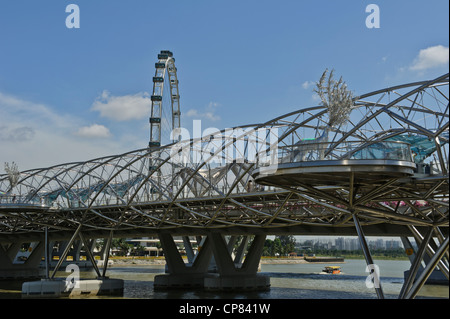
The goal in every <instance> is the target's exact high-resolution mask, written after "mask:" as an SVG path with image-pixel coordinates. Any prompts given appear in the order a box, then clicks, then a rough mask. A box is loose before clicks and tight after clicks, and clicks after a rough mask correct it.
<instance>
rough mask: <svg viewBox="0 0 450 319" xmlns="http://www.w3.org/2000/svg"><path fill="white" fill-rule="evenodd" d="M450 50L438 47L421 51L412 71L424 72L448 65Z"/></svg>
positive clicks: (411, 67)
mask: <svg viewBox="0 0 450 319" xmlns="http://www.w3.org/2000/svg"><path fill="white" fill-rule="evenodd" d="M448 61H449V48H448V47H444V46H443V45H436V46H432V47H429V48H426V49H422V50H420V52H419V54H418V56H417V57H416V59H415V60H414V62H413V64H412V65H411V66H410V69H411V70H413V71H424V70H427V69H431V68H436V67H442V66H445V65H446V64H448Z"/></svg>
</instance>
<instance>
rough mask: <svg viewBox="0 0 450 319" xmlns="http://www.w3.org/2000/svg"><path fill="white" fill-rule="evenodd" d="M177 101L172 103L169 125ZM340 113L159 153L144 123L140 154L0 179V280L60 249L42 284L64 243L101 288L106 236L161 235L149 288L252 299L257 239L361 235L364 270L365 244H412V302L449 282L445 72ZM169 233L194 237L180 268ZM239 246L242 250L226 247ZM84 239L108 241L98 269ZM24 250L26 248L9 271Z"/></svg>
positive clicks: (288, 118)
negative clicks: (433, 283) (430, 282)
mask: <svg viewBox="0 0 450 319" xmlns="http://www.w3.org/2000/svg"><path fill="white" fill-rule="evenodd" d="M173 62H174V60H173V58H172V55H171V54H169V53H165V54H163V55H161V56H160V57H159V61H158V63H159V64H158V65H157V66H156V69H157V71H156V72H157V74H158V76H156V77H155V78H156V80H155V82H154V89H155V92H156V90H157V89H158V90H162V89H163V88H162V86H160V84H161V83H163V81H164V80H170V82H171V83H172V86H174V85H175V84H176V83H177V80H176V68H175V67H174V63H173ZM164 72H167V73H164ZM166 74H168V75H170V79H169V76H168V78H167V79H166V78H165V75H166ZM173 88H174V89H175V87H173ZM176 89H177V88H176ZM391 94H395V96H396V97H397V98H395V99H394V100H391ZM161 95H162V93H161ZM152 96H160V95H156V94H154V95H152ZM160 102H161V103H162V100H161V99H159V98H156V97H155V98H153V99H152V103H155V105H156V104H158V103H160ZM178 103H179V94H176V96H174V97H173V100H172V103H171V107H172V111H173V112H174V113H173V114H175V115H177V116H179V105H178ZM158 105H160V104H158ZM155 109H156V108H155ZM345 115H346V116H345V120H344V119H339V120H337V119H336V117H335V115H333V113H332V112H331V110H330V107H327V106H325V105H319V106H314V107H309V108H303V109H300V110H297V111H294V112H291V113H289V114H285V115H283V116H280V117H278V118H275V119H273V120H270V121H267V122H265V123H260V124H257V125H248V126H242V127H236V128H232V129H225V130H222V131H216V132H211V133H208V134H207V135H206V136H202V137H199V138H193V139H187V140H183V139H180V140H176V141H173V142H172V143H169V144H167V145H160V144H158V143H160V141H157V140H155V139H154V137H155V136H158V134H157V132H158V130H160V124H161V122H160V121H159V120H158V118H159V117H158V114H156V113H155V114H152V117H151V121H150V124H151V130H152V132H154V133H155V134H154V135H152V139H151V143H150V145H149V147H147V148H144V149H141V150H134V151H130V152H127V153H124V154H119V155H112V156H105V157H102V158H96V159H92V160H88V161H83V162H73V163H64V164H60V165H55V166H52V167H47V168H39V169H32V170H26V171H22V172H18V174H17V181H16V182H15V183H11V180H12V179H11V176H10V175H8V174H4V175H0V191H1V192H2V193H0V274H8V275H14V271H15V270H18V269H36V268H37V266H38V264H39V262H40V261H41V259H42V257H43V256H46V260H48V256H49V254H51V251H52V247H53V245H54V243H56V242H62V243H64V245H63V246H64V247H65V248H64V249H62V252H61V254H60V255H61V257H60V260H61V263H58V264H57V267H56V269H55V271H54V272H53V273H52V274H49V273H48V272H47V274H46V278H47V279H49V280H51V279H52V278H54V274H55V272H56V271H57V270H58V268H59V267H60V266H61V264H62V262H63V260H65V259H66V257H67V255H68V254H69V252H70V250H71V249H72V248H73V246H74V245H75V244H79V245H80V246H82V247H84V250H85V251H86V254H87V258H88V259H89V260H90V261H91V262H92V264H93V267H94V270H95V271H96V273H97V275H98V278H100V279H101V278H105V277H106V269H107V260H108V256H109V250H110V249H109V248H110V245H111V240H112V238H135V237H147V236H158V237H159V239H160V242H161V245H162V248H163V251H164V255H165V258H166V262H167V266H168V267H167V273H166V274H164V275H160V276H157V277H156V278H155V287H156V288H171V287H185V288H198V287H202V288H205V289H219V290H220V289H224V290H226V289H237V290H239V289H241V290H258V289H268V288H269V287H270V280H269V279H268V278H267V277H265V276H261V275H260V274H257V268H258V263H259V259H260V257H261V254H262V249H263V246H264V241H265V239H266V237H267V236H270V235H284V234H292V235H299V236H301V235H337V236H341V235H353V236H358V238H359V241H360V243H361V247H362V250H363V252H364V255H365V258H366V262H367V264H373V260H372V257H371V254H370V250H369V248H368V245H367V242H366V236H398V237H401V238H402V240H403V241H404V243H406V244H407V245H409V246H411V245H410V244H411V243H410V239H411V238H413V239H414V241H415V242H416V244H417V247H418V249H417V251H415V252H414V256H415V259H414V260H413V261H412V264H411V269H410V273H411V275H410V277H408V279H407V280H406V281H405V284H404V289H403V290H402V294H401V297H402V298H414V297H415V296H416V294H417V292H418V291H419V290H420V289H421V287H422V286H423V285H424V283H425V282H426V280H427V278H428V277H429V276H430V274H431V273H432V272H433V271H434V270H436V269H438V271H440V272H442V273H443V274H444V275H445V277H446V278H447V279H448V244H449V242H448V211H449V204H448V197H449V196H448V194H449V193H448V154H449V150H448V145H449V134H448V130H449V126H448V123H449V121H448V117H449V115H448V74H445V75H442V76H440V77H438V78H436V79H433V80H430V81H423V82H416V83H411V84H404V85H399V86H396V87H390V88H386V89H383V90H378V91H375V92H372V93H368V94H364V95H361V96H358V97H355V98H353V100H352V103H351V105H349V106H348V110H347V114H345ZM175 236H181V237H182V238H185V239H186V246H185V248H186V249H187V250H188V251H189V244H188V243H189V242H190V241H189V240H188V239H187V237H188V236H196V238H197V240H198V243H199V246H200V247H201V249H200V250H199V251H198V252H197V253H195V254H194V253H193V252H192V253H191V254H190V257H189V261H188V262H187V263H186V262H184V261H183V259H182V257H181V255H180V252H179V250H178V249H177V246H176V245H175V241H174V237H175ZM237 236H243V237H244V238H245V240H242V242H241V243H240V244H239V245H238V247H235V243H236V240H237ZM95 239H105V243H106V249H105V251H104V255H103V260H106V264H105V266H104V267H103V270H101V269H100V268H101V267H97V266H96V261H95V260H94V257H93V254H92V249H91V247H92V246H91V244H92V241H94V240H95ZM30 242H34V243H35V246H34V247H36V248H35V249H34V250H33V252H32V253H31V254H30V256H29V258H28V260H27V261H26V262H23V263H20V264H18V263H17V260H16V256H17V253H18V251H19V250H20V247H21V244H22V243H30ZM425 256H427V257H425ZM424 260H426V261H427V263H426V266H425V267H424V269H422V270H421V272H420V276H419V277H418V278H417V279H416V276H417V274H418V273H419V270H420V267H421V263H422V261H424ZM212 261H214V262H215V264H216V266H217V267H216V269H217V271H216V272H215V273H211V272H210V266H211V262H212ZM376 289H377V290H376V291H377V295H378V296H379V297H380V298H382V297H383V292H382V288H381V287H380V288H376Z"/></svg>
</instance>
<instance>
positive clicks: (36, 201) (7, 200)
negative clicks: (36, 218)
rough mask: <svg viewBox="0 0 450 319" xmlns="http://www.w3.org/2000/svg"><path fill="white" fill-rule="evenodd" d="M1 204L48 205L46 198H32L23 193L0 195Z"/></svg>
mask: <svg viewBox="0 0 450 319" xmlns="http://www.w3.org/2000/svg"><path fill="white" fill-rule="evenodd" d="M0 205H3V206H6V205H8V206H39V207H46V206H48V205H47V203H46V201H45V199H44V198H33V199H30V198H29V196H23V195H14V194H12V195H11V194H7V195H0Z"/></svg>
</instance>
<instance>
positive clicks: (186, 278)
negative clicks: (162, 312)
mask: <svg viewBox="0 0 450 319" xmlns="http://www.w3.org/2000/svg"><path fill="white" fill-rule="evenodd" d="M159 239H160V241H161V246H162V248H163V251H164V257H165V258H166V262H167V273H166V274H164V275H158V276H155V281H154V287H155V289H168V288H201V287H203V281H204V277H205V275H206V273H207V271H208V266H209V263H210V260H211V256H212V250H211V245H210V240H209V239H208V238H207V237H205V238H203V240H202V242H201V243H200V247H201V249H200V250H199V251H198V253H197V254H196V255H195V256H193V257H192V256H191V262H188V263H185V262H184V261H183V258H182V256H181V254H180V252H179V251H178V248H177V246H176V244H175V241H174V239H173V236H172V235H170V234H168V233H162V234H160V235H159Z"/></svg>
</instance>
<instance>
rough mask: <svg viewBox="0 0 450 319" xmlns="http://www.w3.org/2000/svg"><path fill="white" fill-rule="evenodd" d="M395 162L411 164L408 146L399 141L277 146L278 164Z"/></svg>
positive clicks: (305, 142)
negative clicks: (332, 161) (324, 161)
mask: <svg viewBox="0 0 450 319" xmlns="http://www.w3.org/2000/svg"><path fill="white" fill-rule="evenodd" d="M343 159H349V160H353V159H357V160H396V161H408V162H413V156H412V152H411V147H410V144H408V143H405V142H400V141H376V142H365V143H363V142H361V141H346V142H342V143H340V144H339V145H334V143H332V142H320V143H314V142H312V141H302V142H299V143H296V144H293V145H286V146H279V149H278V163H279V164H281V163H293V162H310V161H317V160H343Z"/></svg>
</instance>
